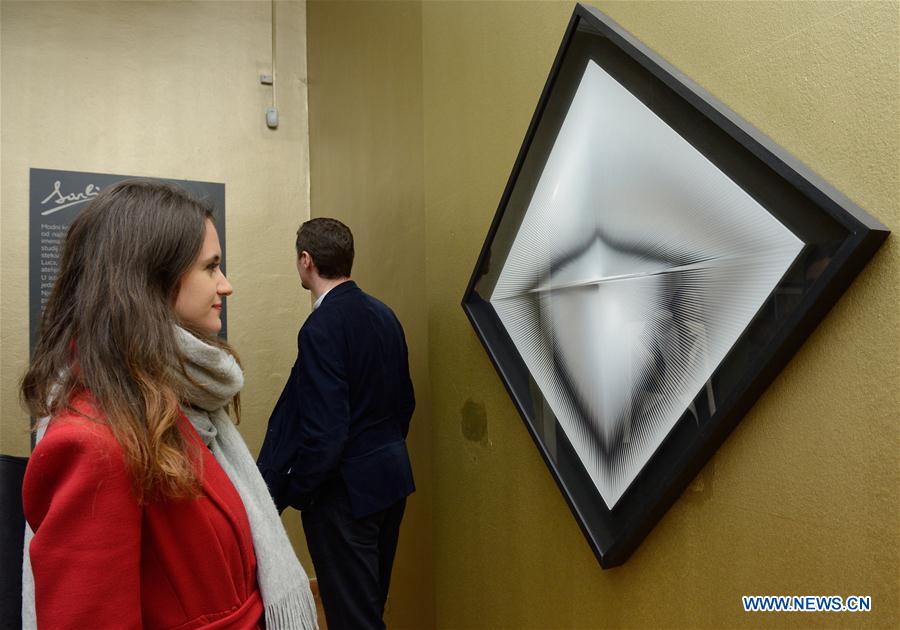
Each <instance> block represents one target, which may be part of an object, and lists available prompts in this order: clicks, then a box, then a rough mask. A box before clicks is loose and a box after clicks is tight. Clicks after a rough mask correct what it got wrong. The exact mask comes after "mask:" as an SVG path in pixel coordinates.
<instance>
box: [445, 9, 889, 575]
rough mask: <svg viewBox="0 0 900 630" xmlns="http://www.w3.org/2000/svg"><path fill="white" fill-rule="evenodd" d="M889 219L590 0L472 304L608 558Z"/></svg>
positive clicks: (682, 477) (683, 482) (474, 284)
mask: <svg viewBox="0 0 900 630" xmlns="http://www.w3.org/2000/svg"><path fill="white" fill-rule="evenodd" d="M887 234H888V230H887V229H886V228H885V227H884V226H883V225H881V224H880V223H879V222H878V221H876V220H875V219H873V218H872V217H871V216H869V215H868V214H866V213H865V212H864V211H863V210H861V209H860V208H859V207H857V206H856V205H854V204H853V203H852V202H851V201H850V200H848V199H847V198H845V197H844V196H843V195H841V194H840V193H839V192H837V191H836V190H834V189H833V188H831V187H830V186H828V185H827V184H826V183H825V182H823V181H821V180H820V179H819V178H818V177H817V176H816V175H814V174H813V173H812V172H810V171H809V170H808V169H807V168H805V167H804V166H803V165H801V164H800V163H799V162H798V161H797V160H795V159H794V158H792V157H791V156H789V155H788V154H787V153H786V152H785V151H784V150H782V149H780V148H779V147H777V146H776V145H775V144H774V143H773V142H772V141H771V140H769V139H768V138H766V137H765V136H764V135H763V134H762V133H760V132H759V131H758V130H756V129H754V128H753V127H751V126H750V125H749V124H748V123H746V122H745V121H743V120H741V119H740V118H739V117H738V116H737V115H736V114H735V113H734V112H732V111H731V110H729V109H728V108H727V107H725V106H724V105H722V104H721V103H719V102H718V101H716V100H715V99H714V98H713V97H712V96H710V95H709V94H708V93H706V92H705V91H703V90H702V89H701V88H700V87H698V86H697V85H695V84H694V83H692V82H691V81H690V79H688V78H687V77H685V76H684V75H683V74H682V73H680V72H679V71H678V70H676V69H675V68H673V67H672V66H670V65H669V64H667V63H666V62H664V61H663V60H662V59H660V58H659V57H658V56H657V55H655V54H654V53H653V52H652V51H650V50H649V49H647V48H646V47H645V46H643V45H642V44H641V43H640V42H638V41H637V40H636V39H635V38H634V37H632V36H631V35H629V34H628V33H627V32H625V31H624V30H623V29H622V28H621V27H619V26H618V25H617V24H615V23H614V22H613V21H612V20H610V19H609V18H608V17H606V16H605V15H603V14H602V13H600V12H599V11H597V10H596V9H593V8H591V7H586V6H583V5H580V4H579V5H577V6H576V8H575V11H574V13H573V15H572V19H571V21H570V22H569V26H568V29H567V30H566V33H565V36H564V37H563V41H562V44H561V45H560V48H559V52H558V54H557V56H556V60H555V62H554V64H553V67H552V69H551V71H550V76H549V77H548V79H547V82H546V85H545V87H544V91H543V93H542V95H541V97H540V101H539V103H538V106H537V109H536V111H535V114H534V117H533V119H532V121H531V124H530V126H529V128H528V130H527V132H526V135H525V140H524V142H523V144H522V148H521V150H520V152H519V156H518V158H517V160H516V162H515V165H514V167H513V170H512V174H511V175H510V178H509V181H508V183H507V185H506V189H505V190H504V192H503V196H502V198H501V201H500V206H499V208H498V209H497V212H496V215H495V216H494V220H493V222H492V224H491V227H490V230H489V232H488V235H487V238H486V240H485V243H484V246H483V248H482V251H481V254H480V256H479V258H478V262H477V264H476V266H475V270H474V272H473V274H472V277H471V280H470V282H469V285H468V287H467V289H466V293H465V296H464V297H463V303H462V305H463V309H464V310H465V312H466V314H467V316H468V318H469V321H470V322H471V324H472V326H473V327H474V329H475V331H476V333H477V335H478V337H479V339H480V340H481V342H482V344H483V345H484V347H485V349H486V350H487V353H488V355H489V356H490V358H491V360H492V362H493V364H494V366H495V368H496V369H497V372H498V373H499V375H500V378H501V379H502V381H503V383H504V385H505V386H506V388H507V390H508V391H509V394H510V396H511V397H512V400H513V402H514V403H515V405H516V407H517V409H518V411H519V413H520V414H521V416H522V419H523V421H524V422H525V425H526V427H527V428H528V430H529V432H530V433H531V435H532V437H533V438H534V441H535V444H536V445H537V447H538V450H539V451H540V453H541V455H542V456H543V458H544V460H545V462H546V463H547V466H548V467H549V469H550V471H551V472H552V474H553V476H554V478H555V479H556V481H557V483H558V485H559V487H560V489H561V491H562V493H563V494H564V496H565V497H566V500H567V502H568V504H569V506H570V508H571V510H572V512H573V514H574V515H575V518H576V519H577V520H578V522H579V524H580V526H581V529H582V531H583V532H584V535H585V537H586V538H587V540H588V542H589V544H590V546H591V548H592V549H593V551H594V553H595V554H596V555H597V558H598V559H599V561H600V564H601V565H602V566H603V567H604V568H608V567H612V566H615V565H618V564H621V563H622V562H624V561H625V560H626V559H627V558H628V557H629V555H630V554H631V553H632V551H633V550H634V549H635V548H636V547H637V545H638V544H640V542H641V540H643V538H644V537H645V536H646V535H647V533H648V532H649V531H650V529H651V528H652V527H653V526H654V525H655V523H656V522H657V521H658V520H659V519H660V518H661V517H662V515H663V514H664V513H665V511H666V510H667V509H668V508H669V507H670V506H671V505H672V503H673V502H674V501H675V500H676V499H677V498H678V496H679V495H680V494H681V492H682V491H683V490H684V488H685V487H686V486H687V485H688V484H689V483H690V481H691V480H692V479H693V478H694V476H695V475H696V474H697V472H698V471H699V470H700V469H701V468H702V466H703V465H704V464H705V463H706V462H707V461H708V459H709V458H710V457H711V456H712V454H713V453H714V452H715V450H716V448H718V446H719V445H720V444H721V443H722V441H723V440H724V439H725V438H726V437H727V435H728V434H729V433H730V432H731V430H732V429H733V428H734V426H735V425H736V424H737V423H738V422H739V421H740V419H741V417H742V416H743V415H744V414H745V413H746V411H747V410H748V409H749V408H750V406H751V405H752V404H753V403H754V401H755V400H756V399H757V398H758V397H759V396H760V394H761V393H762V392H763V390H764V389H765V387H766V386H767V385H768V384H769V383H770V382H771V381H772V379H773V378H774V377H775V375H776V374H777V373H778V372H779V371H780V370H781V369H782V367H783V366H784V365H785V364H786V363H787V361H788V360H789V359H790V357H791V356H792V355H793V353H794V352H795V351H796V350H797V348H799V346H800V345H801V344H802V343H803V341H804V339H805V338H806V337H807V336H808V335H809V334H810V332H811V331H812V330H813V328H814V327H815V326H816V324H817V323H818V322H819V321H820V320H821V319H822V317H823V316H824V315H825V313H826V312H827V311H828V309H829V308H830V307H831V306H832V305H833V304H834V302H835V301H836V300H837V298H838V297H839V296H840V294H841V293H842V292H843V291H844V290H845V289H846V287H847V286H848V285H849V284H850V282H851V281H852V279H853V277H854V276H855V275H856V274H857V273H858V272H859V271H860V270H861V269H862V267H863V266H864V265H865V263H866V262H867V261H868V260H869V258H870V257H871V256H872V255H873V254H874V252H875V251H876V249H877V248H878V246H879V245H880V244H881V243H882V241H883V240H884V239H885V238H886V237H887Z"/></svg>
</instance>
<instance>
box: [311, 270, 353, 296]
mask: <svg viewBox="0 0 900 630" xmlns="http://www.w3.org/2000/svg"><path fill="white" fill-rule="evenodd" d="M349 281H350V278H349V276H347V277H343V278H318V279H317V282H316V284H315V286H313V287H311V289H310V293H312V298H313V302H315V301H316V300H318V299H319V298H320V297H321V296H323V295H325V294H326V293H328V292H329V291H331V290H332V289H333V288H334V287H336V286H337V285H339V284H344V283H345V282H349Z"/></svg>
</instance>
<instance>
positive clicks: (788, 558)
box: [398, 2, 900, 628]
mask: <svg viewBox="0 0 900 630" xmlns="http://www.w3.org/2000/svg"><path fill="white" fill-rule="evenodd" d="M596 4H597V6H599V7H600V8H601V9H602V10H604V11H606V12H607V13H608V14H609V15H610V16H611V17H612V18H613V19H615V20H617V21H618V22H619V23H620V24H621V25H622V26H623V27H624V28H626V29H627V30H629V31H630V32H631V33H633V34H634V35H636V36H637V37H638V38H639V39H641V40H642V41H643V42H644V43H645V44H647V45H648V46H649V47H650V48H652V49H654V50H655V51H657V52H658V53H659V54H660V55H662V56H663V57H664V58H665V59H667V60H668V61H669V62H671V63H673V64H674V65H675V66H676V67H678V68H679V69H680V70H682V71H684V72H685V73H686V74H687V75H688V76H690V77H691V78H692V79H694V80H695V81H697V82H698V83H699V84H700V85H702V86H703V87H705V88H706V89H708V90H709V91H710V92H711V93H712V94H713V95H714V96H716V97H717V98H719V99H720V100H722V101H724V102H725V103H726V104H727V105H729V106H730V107H732V108H733V109H734V110H736V111H737V112H738V113H739V114H740V115H741V116H743V117H745V118H746V119H747V120H749V121H750V122H751V123H753V124H754V125H756V126H757V127H758V128H759V129H761V130H762V131H763V132H765V133H766V134H768V135H769V136H771V137H772V138H773V139H774V140H775V141H776V142H777V143H779V144H781V145H782V146H784V147H785V148H786V149H788V150H789V151H790V152H792V153H793V154H794V155H795V156H797V157H798V158H800V159H801V160H802V161H804V162H805V163H806V164H807V165H809V166H810V167H811V168H812V169H813V170H815V171H816V172H818V173H819V174H820V175H822V176H823V177H824V178H825V179H826V180H828V181H829V182H831V183H832V184H833V185H834V186H835V187H837V188H838V189H840V190H841V191H843V192H844V193H845V194H847V195H848V196H849V197H851V198H852V199H854V200H855V201H856V202H857V203H859V204H860V205H861V206H862V207H864V208H866V209H867V210H868V211H869V212H871V213H872V214H873V215H874V216H876V217H877V218H879V219H880V220H881V221H882V222H883V223H885V224H887V225H888V227H890V228H891V229H894V230H896V229H898V228H900V216H898V201H900V199H898V192H900V179H898V175H900V173H898V167H900V147H898V123H900V111H898V106H900V91H898V88H900V84H898V80H900V73H898V54H900V50H898V4H897V3H896V2H891V3H876V2H858V3H856V2H854V3H834V2H803V3H801V2H797V3H780V2H776V3H758V2H747V3H743V2H706V3H698V2H685V3H670V2H598V3H596ZM572 6H573V5H572V4H571V3H536V2H527V3H506V2H497V3H488V2H476V3H457V2H425V3H424V4H423V25H422V40H423V72H424V112H425V214H426V232H427V245H426V247H427V249H426V251H427V260H428V265H427V272H426V283H427V287H428V313H429V329H428V335H429V341H430V343H429V373H430V378H431V384H432V392H433V405H432V417H433V423H434V457H435V463H434V466H435V488H434V495H435V504H434V537H435V567H436V582H435V587H436V613H437V614H436V619H437V626H438V627H440V628H498V627H508V628H551V627H579V628H585V627H598V628H599V627H609V628H622V627H629V628H661V627H679V628H695V627H706V628H726V627H740V626H750V625H753V626H757V625H760V624H767V625H768V624H772V625H778V626H810V625H813V626H820V625H822V626H844V627H854V626H857V627H858V626H865V625H870V626H881V627H897V625H898V620H900V617H898V609H900V605H898V604H900V602H898V598H900V577H898V570H897V567H898V560H900V557H898V539H900V538H898V534H900V518H898V507H900V501H898V498H900V497H898V493H900V483H898V482H900V478H898V477H900V475H898V473H900V459H898V457H900V449H898V437H900V433H898V424H897V415H898V411H900V387H898V386H900V372H898V341H897V334H898V331H900V317H898V313H897V304H898V297H900V291H898V283H900V265H898V262H900V251H898V249H897V247H896V242H895V241H896V239H895V238H894V239H891V240H890V241H889V242H888V243H887V244H886V245H885V246H884V247H883V249H882V250H881V251H880V252H879V253H878V255H877V256H876V257H875V258H874V260H873V261H872V262H871V263H870V265H869V266H868V267H867V269H866V270H865V271H864V272H863V274H862V275H861V276H860V277H859V278H858V279H857V280H856V282H855V283H854V284H853V286H852V287H851V288H850V290H849V291H848V292H847V293H846V294H845V295H844V296H843V298H842V299H841V300H840V302H839V304H838V305H837V306H836V307H835V308H834V310H833V311H832V312H831V313H830V314H829V316H828V317H827V318H826V320H825V321H824V322H823V324H822V325H821V326H820V327H819V328H818V329H817V331H816V332H815V333H814V334H813V335H812V337H811V338H810V339H809V340H808V341H807V343H806V344H805V345H804V347H803V348H802V349H801V350H800V352H799V353H798V354H797V356H796V357H795V358H794V359H793V360H792V361H791V363H790V364H789V365H788V367H787V368H786V369H785V370H784V371H783V372H782V373H781V374H780V375H779V376H778V377H777V379H776V380H775V382H774V384H773V385H772V386H771V387H770V388H769V389H768V390H767V392H766V393H765V394H764V395H763V397H762V398H761V399H760V400H759V402H758V403H757V404H756V405H755V406H754V408H753V409H752V411H751V412H750V413H749V414H748V415H747V416H746V417H745V418H744V420H743V422H742V423H741V425H740V427H739V428H738V429H737V430H736V431H735V432H734V433H733V434H732V436H731V437H730V438H729V439H728V440H727V442H726V443H725V444H724V446H723V447H722V448H721V449H720V450H719V452H718V453H717V454H716V455H715V457H714V458H713V459H712V460H711V461H710V462H709V463H708V464H707V466H706V467H705V468H704V469H703V471H702V473H701V474H700V475H699V476H698V477H697V479H696V480H695V482H694V483H693V485H692V486H691V487H690V489H689V490H688V491H687V492H686V493H685V495H684V496H682V497H681V499H679V500H678V502H677V503H676V504H675V506H674V507H673V508H672V509H671V510H670V511H669V512H668V514H666V516H665V517H664V518H663V519H662V521H661V522H660V523H659V524H658V525H657V526H656V528H655V529H654V530H653V531H652V532H651V534H650V535H649V536H648V537H647V539H646V540H645V541H644V542H643V544H642V545H641V546H640V548H639V549H638V550H637V551H636V553H635V554H634V555H633V556H632V557H631V559H630V560H629V561H628V562H627V563H626V564H625V565H624V566H622V567H620V568H617V569H614V570H610V571H602V570H601V569H600V568H599V566H598V564H597V562H596V560H595V559H594V557H593V555H592V553H591V551H590V550H589V548H588V545H587V543H586V542H585V540H584V538H583V536H582V535H581V532H580V531H579V529H578V526H577V525H576V522H575V519H574V518H573V517H572V515H571V514H570V512H569V510H568V508H567V506H566V504H565V502H564V500H563V498H562V496H561V494H560V493H559V491H558V490H557V488H556V486H555V483H554V482H553V480H552V479H551V476H550V473H549V472H548V471H547V469H546V467H545V466H544V464H543V462H542V460H541V458H540V457H539V455H538V453H537V450H536V449H535V448H534V446H533V443H532V441H531V438H530V437H529V435H528V433H527V432H526V430H525V427H524V425H523V424H522V422H521V420H520V419H519V417H518V415H517V413H516V411H515V410H514V408H513V405H512V403H511V402H510V400H509V398H508V396H507V395H506V392H505V390H504V388H503V386H502V384H501V382H500V379H499V378H498V377H497V376H496V374H495V372H494V370H493V368H492V367H491V365H490V363H489V361H488V359H487V356H486V354H485V352H484V351H483V350H482V348H481V346H480V344H479V342H478V341H477V339H476V337H475V335H474V333H473V332H472V330H471V328H470V326H469V324H468V323H467V321H466V318H465V317H464V315H463V313H462V311H461V309H460V307H459V300H460V298H461V296H462V293H463V291H464V289H465V287H466V284H467V281H468V278H469V274H470V273H471V271H472V269H473V267H474V264H475V261H476V258H477V256H478V253H479V251H480V248H481V245H482V241H483V238H484V236H485V234H486V233H487V230H488V226H489V225H490V221H491V219H492V216H493V213H494V210H495V208H496V206H497V203H498V201H499V199H500V195H501V193H502V191H503V187H504V185H505V183H506V180H507V178H508V176H509V173H510V170H511V168H512V165H513V161H514V160H515V157H516V155H517V152H518V150H519V147H520V144H521V142H522V139H523V136H524V134H525V130H526V128H527V126H528V123H529V121H530V119H531V116H532V114H533V111H534V107H535V105H536V102H537V99H538V96H539V94H540V92H541V89H542V88H543V85H544V81H545V79H546V76H547V72H548V71H549V68H550V64H551V62H552V61H553V58H554V55H555V54H556V51H557V48H558V46H559V42H560V39H561V37H562V34H563V31H564V29H565V27H566V24H567V21H568V18H569V16H570V14H571V10H572ZM398 185H399V182H398ZM479 423H482V424H483V425H484V426H485V430H484V433H483V437H481V438H480V439H477V440H475V441H473V440H472V439H468V438H467V437H466V435H467V434H468V435H478V434H479V432H478V431H474V432H473V431H472V430H471V427H472V426H473V425H477V424H479ZM782 593H783V594H839V595H851V594H871V596H872V600H873V611H872V612H871V613H869V614H864V615H856V616H851V615H847V614H839V615H835V614H831V615H829V614H819V615H814V614H794V615H790V614H783V615H772V614H769V615H762V614H757V615H753V614H745V613H744V612H743V611H742V608H741V603H740V596H741V594H782Z"/></svg>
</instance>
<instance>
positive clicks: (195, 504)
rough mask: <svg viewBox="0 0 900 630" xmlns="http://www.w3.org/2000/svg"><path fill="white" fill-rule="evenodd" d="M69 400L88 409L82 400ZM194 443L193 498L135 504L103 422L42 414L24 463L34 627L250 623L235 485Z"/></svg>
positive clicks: (248, 548)
mask: <svg viewBox="0 0 900 630" xmlns="http://www.w3.org/2000/svg"><path fill="white" fill-rule="evenodd" d="M76 407H77V408H80V409H81V410H84V411H86V412H88V414H89V415H94V416H96V412H95V411H94V410H93V409H91V408H90V405H89V403H87V402H85V401H84V400H82V401H80V402H76ZM183 420H184V423H185V425H186V427H187V428H186V433H187V434H188V435H189V437H190V439H192V440H196V441H197V442H198V444H199V445H200V447H201V448H200V452H202V457H203V471H204V474H203V482H202V492H201V496H200V497H199V498H198V499H191V500H178V501H173V500H167V501H158V502H154V503H150V504H147V505H144V506H141V505H138V503H137V501H136V500H135V498H134V494H133V493H132V490H131V481H130V477H129V474H128V471H127V470H126V468H125V462H124V459H123V456H122V450H121V447H120V446H119V444H118V442H116V440H115V439H114V438H113V436H112V433H111V431H110V430H109V428H108V427H107V426H105V425H103V424H101V423H98V422H94V421H90V420H86V419H85V418H82V417H80V416H77V415H71V414H70V415H62V416H60V417H57V418H54V420H53V422H52V423H51V424H50V428H49V429H48V430H47V433H46V435H45V436H44V438H43V439H42V440H41V441H40V443H38V445H37V448H35V450H34V453H33V454H32V457H31V459H30V461H29V463H28V468H27V470H26V471H25V481H24V484H23V488H22V498H23V503H24V508H25V517H26V518H27V519H28V522H29V524H30V525H31V527H32V529H33V530H34V532H35V535H34V539H33V540H32V543H31V547H30V553H31V563H32V568H33V570H34V580H35V605H36V610H37V621H38V626H39V627H41V628H53V629H54V630H56V629H58V628H78V629H83V628H92V629H97V630H100V629H102V628H154V629H155V628H169V629H178V630H187V629H192V628H208V629H218V628H254V627H256V626H257V624H258V622H259V620H260V617H261V616H262V613H263V605H262V600H261V598H260V595H259V589H258V587H257V583H256V556H255V554H254V553H253V542H252V540H251V537H250V524H249V522H248V520H247V514H246V511H245V510H244V505H243V503H242V502H241V499H240V496H239V495H238V493H237V491H236V490H235V488H234V486H233V485H232V483H231V481H230V480H229V479H228V477H227V476H226V474H225V472H224V471H223V470H222V468H221V467H220V466H219V464H218V462H216V460H215V458H214V457H213V456H212V453H210V452H209V450H208V449H207V448H206V447H205V446H204V445H203V444H202V442H200V438H199V437H198V436H197V434H196V432H195V431H194V430H193V428H192V427H191V426H190V423H188V422H187V420H186V419H183Z"/></svg>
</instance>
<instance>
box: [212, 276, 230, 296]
mask: <svg viewBox="0 0 900 630" xmlns="http://www.w3.org/2000/svg"><path fill="white" fill-rule="evenodd" d="M216 292H217V293H218V294H219V295H231V294H232V293H233V289H232V288H231V283H230V282H228V278H226V277H225V274H224V273H223V274H222V278H221V280H219V285H218V286H217V287H216Z"/></svg>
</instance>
